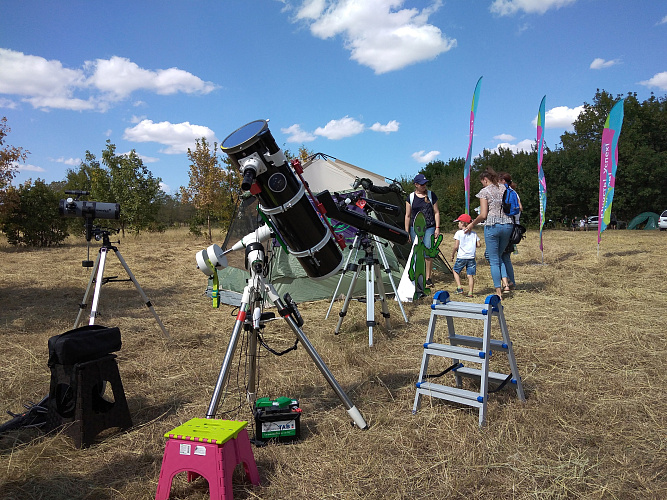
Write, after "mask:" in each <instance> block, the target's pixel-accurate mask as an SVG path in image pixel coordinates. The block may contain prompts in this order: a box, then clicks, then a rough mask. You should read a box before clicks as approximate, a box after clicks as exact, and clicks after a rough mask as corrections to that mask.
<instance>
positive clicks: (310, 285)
mask: <svg viewBox="0 0 667 500" xmlns="http://www.w3.org/2000/svg"><path fill="white" fill-rule="evenodd" d="M303 170H304V171H303V178H304V180H305V181H306V182H307V183H308V186H309V188H310V190H311V191H312V192H313V194H317V193H319V192H321V191H324V190H329V191H330V192H338V193H344V192H349V191H353V189H352V187H353V185H354V184H355V181H356V180H358V179H370V180H371V182H372V183H373V185H374V186H381V187H385V186H388V184H387V182H385V180H384V177H383V176H381V175H378V174H375V173H373V172H370V171H368V170H365V169H363V168H360V167H357V166H355V165H352V164H350V163H346V162H343V161H341V160H337V159H336V158H333V157H331V156H327V155H324V154H322V153H318V154H316V155H314V156H313V157H311V158H310V159H309V160H308V161H307V162H306V163H305V164H304V165H303ZM360 189H362V188H361V187H358V188H357V190H360ZM395 199H396V200H397V202H399V203H400V202H401V201H402V198H401V196H400V195H398V194H395ZM247 201H248V202H249V201H250V200H247ZM248 202H246V203H243V204H242V205H241V206H240V207H239V213H237V215H236V217H235V218H234V220H233V221H232V223H231V225H230V229H229V231H228V233H229V235H228V237H227V239H226V240H225V243H224V244H223V250H225V249H227V248H229V247H231V246H232V245H233V244H234V243H236V242H237V241H238V240H239V239H240V238H241V237H243V236H245V235H246V234H248V233H250V232H252V231H253V230H254V229H256V226H255V227H251V225H252V224H256V223H257V222H258V218H257V217H256V202H255V203H248ZM401 208H402V207H401ZM253 211H254V216H253V213H252V212H253ZM235 225H236V226H242V229H241V228H240V227H235ZM240 229H241V230H240ZM382 241H384V240H382ZM350 243H351V242H350ZM266 246H267V247H268V245H266ZM394 247H395V245H394V244H393V243H391V242H389V243H387V245H383V246H382V248H383V251H384V253H385V255H386V257H387V261H388V264H389V267H390V269H391V270H392V276H393V279H394V283H395V284H396V286H398V282H399V280H400V279H401V274H402V273H403V266H404V264H405V262H404V261H405V258H398V257H397V255H396V254H395V252H394ZM349 251H350V250H349V249H345V250H344V251H343V265H344V264H345V262H346V261H347V256H348V252H349ZM233 253H237V252H232V254H233ZM238 253H241V252H238ZM232 254H228V255H230V256H231V255H232ZM363 254H364V252H363V250H360V251H359V254H358V257H359V258H361V257H362V256H363ZM399 255H400V252H399ZM353 256H354V254H353ZM376 257H378V260H379V256H377V255H376ZM229 260H230V262H232V261H236V262H237V267H231V266H230V267H227V268H225V269H223V270H220V271H218V277H219V281H220V283H219V286H220V297H221V302H223V303H226V304H230V305H239V304H240V302H241V293H242V292H243V288H244V287H245V285H246V280H247V278H248V272H247V271H246V270H245V269H242V262H243V257H242V256H238V257H237V258H233V259H232V258H230V259H229ZM239 262H240V263H241V265H238V263H239ZM380 267H381V268H383V267H384V266H383V265H382V262H380ZM341 272H342V270H341ZM353 274H354V273H353V271H347V272H346V273H345V276H344V278H343V280H342V282H341V283H340V287H339V289H338V295H339V296H340V295H341V294H347V292H348V290H349V287H350V282H351V280H352V276H353ZM381 275H382V277H383V283H384V285H385V286H384V288H385V292H386V293H387V294H393V289H392V287H391V282H390V281H389V276H388V275H387V273H385V272H384V271H382V272H381ZM339 280H340V273H338V274H336V275H335V276H331V277H329V278H326V279H323V280H313V279H311V278H310V277H308V275H306V273H305V272H304V270H303V268H302V267H301V265H300V264H299V262H298V260H297V259H296V258H295V257H293V256H292V255H287V254H286V253H285V252H284V251H283V249H282V248H280V247H274V248H273V259H272V265H271V274H270V276H269V277H268V281H270V282H271V283H272V284H273V286H274V287H275V288H276V290H277V292H278V294H279V295H280V296H282V295H284V294H285V293H286V292H289V294H290V295H291V296H292V298H293V299H294V300H295V301H296V302H304V301H311V300H321V299H331V297H332V295H333V293H334V291H335V289H336V286H337V285H338V283H339ZM365 294H366V273H365V271H363V270H362V271H360V272H359V275H358V277H357V282H356V284H355V288H354V291H353V296H357V297H361V296H364V295H365Z"/></svg>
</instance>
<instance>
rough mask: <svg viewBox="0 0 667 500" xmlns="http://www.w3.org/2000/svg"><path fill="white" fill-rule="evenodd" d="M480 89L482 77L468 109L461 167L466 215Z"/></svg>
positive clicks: (468, 203)
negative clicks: (465, 150) (468, 134)
mask: <svg viewBox="0 0 667 500" xmlns="http://www.w3.org/2000/svg"><path fill="white" fill-rule="evenodd" d="M481 88H482V77H481V76H480V77H479V80H477V85H475V92H474V93H473V95H472V106H471V107H470V140H469V141H468V155H467V156H466V164H465V166H464V167H463V185H464V186H465V197H466V213H467V214H469V213H470V163H471V160H472V135H473V131H474V130H475V113H477V104H478V103H479V91H480V89H481Z"/></svg>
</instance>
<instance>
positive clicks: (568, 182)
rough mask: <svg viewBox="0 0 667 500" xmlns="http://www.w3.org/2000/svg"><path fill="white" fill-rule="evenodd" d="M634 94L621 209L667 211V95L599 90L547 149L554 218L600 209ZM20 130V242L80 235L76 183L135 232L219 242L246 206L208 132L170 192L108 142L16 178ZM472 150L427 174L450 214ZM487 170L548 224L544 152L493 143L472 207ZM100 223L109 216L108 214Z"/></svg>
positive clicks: (11, 190) (480, 166)
mask: <svg viewBox="0 0 667 500" xmlns="http://www.w3.org/2000/svg"><path fill="white" fill-rule="evenodd" d="M621 98H624V99H625V104H624V121H623V128H622V132H621V135H620V139H619V154H618V165H619V166H618V170H617V173H616V174H617V175H616V190H615V195H614V201H613V211H614V212H615V213H616V214H617V218H618V219H619V220H626V221H627V220H630V219H631V218H633V217H634V216H636V215H638V214H639V213H641V212H645V211H652V212H658V213H660V212H662V211H663V210H665V209H667V188H666V186H667V182H666V181H667V97H666V96H662V97H656V96H654V95H653V94H651V96H650V97H649V98H648V99H646V100H644V101H643V102H640V101H639V100H638V99H637V95H636V93H632V92H630V93H628V94H627V95H625V96H623V95H617V96H616V97H613V96H612V95H611V94H609V93H608V92H606V91H604V90H602V91H600V90H598V91H597V92H596V94H595V96H594V98H593V101H592V103H590V104H589V103H584V105H583V108H584V109H583V111H582V113H581V114H580V115H579V117H578V118H577V119H576V121H575V122H574V130H573V131H572V132H565V133H564V134H562V135H561V137H560V144H558V145H557V146H556V147H555V148H554V149H549V148H548V147H545V153H544V157H543V161H542V166H543V168H544V172H545V178H546V182H547V212H546V219H547V220H552V221H556V222H565V221H567V220H572V219H573V218H575V217H583V216H584V215H592V214H596V213H597V209H598V188H599V171H600V147H601V137H602V130H603V128H604V122H605V120H606V118H607V115H608V114H609V111H610V110H611V108H612V106H613V105H614V104H615V103H616V102H617V101H618V100H619V99H621ZM9 132H10V129H9V127H8V126H7V119H6V118H2V120H1V121H0V228H1V229H2V231H3V232H4V233H5V234H6V236H7V238H8V241H9V242H10V243H11V244H14V245H26V246H51V245H58V244H60V243H61V242H62V241H64V239H65V238H66V237H67V236H68V235H69V234H70V233H72V232H81V233H82V232H83V220H82V219H72V218H62V217H61V216H60V214H59V212H58V205H59V201H60V200H61V199H63V198H66V195H65V191H66V190H82V191H88V192H89V193H90V195H89V196H88V198H87V199H89V200H95V201H100V202H110V203H119V204H120V205H121V215H120V219H118V220H117V221H115V220H108V221H104V223H105V225H106V226H109V227H111V228H115V229H118V230H120V231H122V232H123V234H124V233H125V231H129V232H132V233H139V232H140V231H162V230H164V229H165V228H167V227H170V226H174V225H185V224H187V225H189V226H190V231H191V232H193V233H195V234H202V233H204V234H205V235H206V236H207V238H208V239H209V240H212V236H213V235H212V229H213V227H215V226H216V225H220V226H222V227H227V226H228V224H229V222H230V221H231V218H232V217H233V215H234V212H235V208H236V206H237V204H238V199H239V196H240V195H241V189H240V184H241V180H240V173H239V172H238V171H236V169H234V168H233V167H232V165H231V163H230V161H229V158H228V157H226V156H224V157H222V155H221V154H220V153H219V151H218V144H217V143H214V144H210V143H208V142H207V141H206V138H202V139H200V140H196V141H195V145H194V148H192V149H188V152H187V158H188V160H189V163H190V165H189V172H188V175H189V182H188V185H187V186H181V187H180V190H179V192H178V193H176V194H174V195H169V194H166V193H165V192H164V191H162V190H161V189H160V182H161V179H160V178H159V177H155V176H153V174H152V173H151V172H150V170H148V168H146V166H145V165H144V164H143V161H142V160H141V158H140V157H139V155H137V153H136V152H135V151H134V150H132V151H131V152H130V153H128V154H122V155H119V154H117V152H116V146H115V145H114V144H112V143H111V142H110V141H108V140H107V142H106V148H105V149H104V150H103V151H102V155H101V161H100V160H98V159H97V158H96V157H95V155H94V154H92V153H91V152H90V151H86V154H85V159H84V160H83V161H82V162H81V164H80V165H79V166H78V168H76V169H70V170H68V171H67V175H66V178H65V179H64V180H62V181H57V182H52V183H50V184H46V183H45V182H44V181H42V180H40V179H37V180H36V181H34V182H32V181H31V180H29V181H27V182H25V183H23V184H22V185H20V186H18V187H14V186H13V185H12V179H13V178H14V176H15V174H16V165H17V164H18V163H20V162H22V161H25V160H26V158H27V155H28V154H29V151H27V150H25V149H23V148H20V147H14V146H10V145H6V144H5V142H6V138H7V135H8V134H9ZM285 154H286V156H287V157H288V158H290V159H291V158H292V157H299V158H300V159H301V160H302V161H305V160H306V159H307V158H308V157H309V156H311V155H312V152H311V151H309V150H308V149H306V148H305V147H304V146H301V147H300V148H299V150H298V152H297V153H296V154H292V153H291V152H290V151H289V150H287V149H286V150H285ZM464 165H465V160H464V158H462V157H459V158H452V159H450V160H449V161H447V162H444V161H442V160H435V161H432V162H430V163H428V164H427V165H426V166H425V167H424V168H423V169H421V170H420V173H423V174H424V175H425V176H426V178H427V179H429V180H430V184H429V189H431V190H432V191H434V192H435V193H436V194H437V195H438V205H439V208H440V211H441V212H442V213H444V214H447V216H452V217H454V216H456V215H458V214H460V213H462V212H463V211H464V210H465V192H464V186H463V167H464ZM487 168H492V169H494V170H495V171H497V172H500V171H504V172H509V173H510V174H511V175H512V178H513V180H514V182H515V183H516V184H517V191H518V193H519V195H520V196H521V201H522V204H523V208H524V211H523V215H522V218H521V221H522V223H524V224H526V225H528V226H533V227H535V226H537V225H538V224H539V196H538V181H537V152H536V151H535V149H534V148H533V150H532V151H530V152H526V151H519V152H513V151H512V150H510V149H505V148H499V149H498V150H497V151H490V150H484V151H483V153H482V154H481V155H480V156H478V157H477V158H475V159H474V161H473V163H472V165H471V179H472V181H471V193H470V200H471V203H470V206H471V208H474V207H475V206H477V199H476V198H475V193H477V191H478V190H479V185H478V184H477V182H476V181H477V179H478V176H479V173H481V172H482V171H484V170H485V169H487ZM400 181H401V183H402V184H403V187H404V189H405V190H406V192H411V191H412V176H407V175H404V176H402V177H401V179H400ZM98 222H99V221H98Z"/></svg>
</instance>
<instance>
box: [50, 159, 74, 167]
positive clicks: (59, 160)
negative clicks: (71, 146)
mask: <svg viewBox="0 0 667 500" xmlns="http://www.w3.org/2000/svg"><path fill="white" fill-rule="evenodd" d="M51 160H52V161H55V162H56V163H64V164H65V165H70V166H72V167H78V166H79V165H81V158H65V157H64V156H61V157H60V158H52V159H51Z"/></svg>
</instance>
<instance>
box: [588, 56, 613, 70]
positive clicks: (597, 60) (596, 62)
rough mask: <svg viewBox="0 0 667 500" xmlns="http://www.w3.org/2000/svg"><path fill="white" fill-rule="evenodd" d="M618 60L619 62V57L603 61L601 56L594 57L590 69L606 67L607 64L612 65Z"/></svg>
mask: <svg viewBox="0 0 667 500" xmlns="http://www.w3.org/2000/svg"><path fill="white" fill-rule="evenodd" d="M620 62H621V60H620V59H611V60H610V61H605V60H604V59H602V58H601V57H596V58H595V59H593V62H592V63H591V65H590V69H602V68H608V67H609V66H613V65H615V64H618V63H620Z"/></svg>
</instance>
